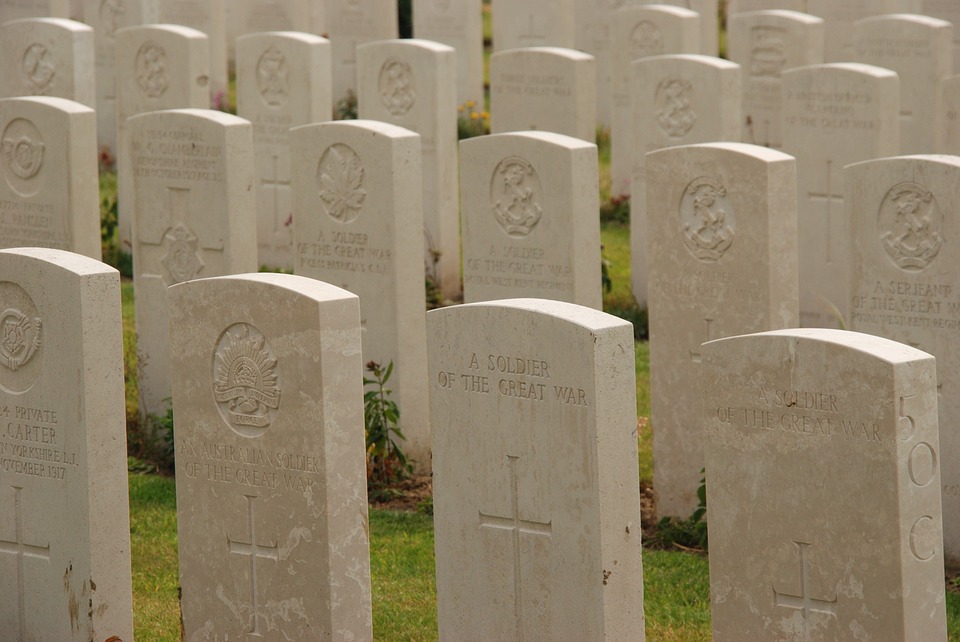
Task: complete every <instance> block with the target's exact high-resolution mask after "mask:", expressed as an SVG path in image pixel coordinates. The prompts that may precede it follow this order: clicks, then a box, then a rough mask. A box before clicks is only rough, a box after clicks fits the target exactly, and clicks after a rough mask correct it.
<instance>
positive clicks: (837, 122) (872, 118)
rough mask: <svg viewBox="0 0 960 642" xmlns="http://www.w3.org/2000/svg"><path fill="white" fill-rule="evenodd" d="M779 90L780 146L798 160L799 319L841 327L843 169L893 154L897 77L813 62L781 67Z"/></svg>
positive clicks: (845, 289) (846, 307)
mask: <svg viewBox="0 0 960 642" xmlns="http://www.w3.org/2000/svg"><path fill="white" fill-rule="evenodd" d="M828 39H829V35H828ZM782 91H783V151H785V152H787V153H788V154H792V155H793V156H795V157H796V159H797V186H798V198H799V210H798V215H799V219H800V221H799V229H800V323H801V324H802V325H803V326H804V327H821V328H839V327H841V324H845V323H848V322H849V319H850V315H849V312H850V286H849V279H850V231H849V221H847V220H846V218H845V216H844V210H843V208H844V205H843V194H844V191H843V173H842V170H843V167H844V166H846V165H848V164H850V163H854V162H857V161H861V160H867V159H870V158H880V157H883V156H895V155H897V154H898V153H899V150H900V121H899V117H900V81H899V79H898V78H897V74H896V73H895V72H892V71H890V70H888V69H881V68H879V67H874V66H871V65H863V64H853V63H836V64H827V65H812V66H809V67H798V68H796V69H788V70H786V71H784V72H783V84H782ZM847 327H849V326H847Z"/></svg>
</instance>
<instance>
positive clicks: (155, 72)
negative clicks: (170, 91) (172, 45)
mask: <svg viewBox="0 0 960 642" xmlns="http://www.w3.org/2000/svg"><path fill="white" fill-rule="evenodd" d="M134 64H135V69H136V77H137V86H138V87H139V88H140V91H142V92H143V93H144V95H146V96H148V97H150V98H159V97H160V96H162V95H163V94H164V92H166V91H167V85H169V84H170V77H169V75H168V74H167V53H166V52H165V51H164V50H163V47H161V46H160V45H158V44H156V43H154V42H150V41H148V42H145V43H143V45H141V46H140V50H139V51H137V57H136V61H135V63H134Z"/></svg>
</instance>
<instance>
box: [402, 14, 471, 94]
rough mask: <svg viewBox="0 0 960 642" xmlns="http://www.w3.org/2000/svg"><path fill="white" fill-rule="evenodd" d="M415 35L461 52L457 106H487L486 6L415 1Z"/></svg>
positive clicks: (459, 55) (458, 61) (458, 63)
mask: <svg viewBox="0 0 960 642" xmlns="http://www.w3.org/2000/svg"><path fill="white" fill-rule="evenodd" d="M413 35H414V36H415V37H417V38H420V39H422V40H432V41H434V42H441V43H443V44H445V45H450V46H451V47H453V48H454V49H456V50H457V103H458V104H460V105H463V104H465V103H467V102H468V101H473V103H474V105H475V106H476V105H483V2H482V1H481V0H439V1H438V0H413Z"/></svg>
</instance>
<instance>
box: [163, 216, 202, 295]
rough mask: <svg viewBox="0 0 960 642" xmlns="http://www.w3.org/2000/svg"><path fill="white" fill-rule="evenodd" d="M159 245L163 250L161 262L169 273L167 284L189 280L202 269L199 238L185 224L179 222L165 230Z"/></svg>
mask: <svg viewBox="0 0 960 642" xmlns="http://www.w3.org/2000/svg"><path fill="white" fill-rule="evenodd" d="M161 245H162V247H163V250H164V253H163V258H162V259H161V263H163V266H164V267H165V268H167V273H168V274H169V275H170V279H169V281H170V282H169V284H168V285H173V284H175V283H183V282H184V281H189V280H190V279H192V278H194V277H195V276H197V274H198V273H199V272H200V270H201V269H203V261H202V260H201V259H200V253H199V240H198V239H197V235H196V234H194V233H193V232H191V231H190V229H189V228H187V226H186V225H183V224H179V225H177V226H176V227H172V228H170V229H169V230H167V231H166V233H165V234H164V235H163V241H162V243H161Z"/></svg>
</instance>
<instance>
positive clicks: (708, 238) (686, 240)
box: [680, 176, 736, 262]
mask: <svg viewBox="0 0 960 642" xmlns="http://www.w3.org/2000/svg"><path fill="white" fill-rule="evenodd" d="M735 229H736V218H735V216H734V212H733V208H732V207H731V206H730V201H729V200H728V199H727V190H726V188H725V187H724V186H723V185H721V184H720V181H718V180H716V179H714V178H711V177H709V176H701V177H700V178H698V179H696V180H694V181H693V182H692V183H690V184H689V185H687V189H685V190H684V192H683V198H682V199H681V200H680V235H681V237H682V238H683V244H684V245H686V246H687V249H688V250H690V253H691V254H693V255H694V256H695V257H697V258H698V259H700V260H701V261H707V262H713V261H719V260H720V257H722V256H723V255H724V253H725V252H726V251H727V250H729V249H730V246H731V245H733V236H734V230H735Z"/></svg>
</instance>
